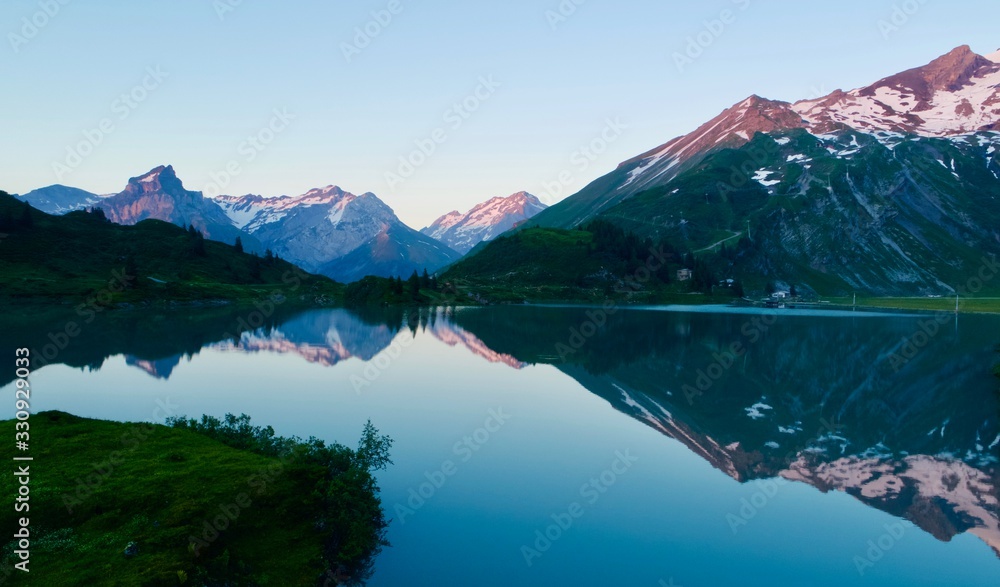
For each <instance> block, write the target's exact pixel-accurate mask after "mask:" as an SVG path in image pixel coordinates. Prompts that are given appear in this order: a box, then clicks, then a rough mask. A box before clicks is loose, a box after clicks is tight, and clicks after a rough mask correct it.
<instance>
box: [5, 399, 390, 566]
mask: <svg viewBox="0 0 1000 587" xmlns="http://www.w3.org/2000/svg"><path fill="white" fill-rule="evenodd" d="M29 423H30V426H31V429H30V435H31V441H32V444H31V449H32V450H31V452H30V454H31V456H33V457H34V461H32V462H30V463H28V464H29V465H30V473H31V477H30V483H29V487H30V490H31V491H30V498H29V502H28V503H29V504H30V510H29V511H27V512H21V513H15V512H14V509H13V508H5V510H4V512H3V513H2V514H0V518H2V521H3V524H4V527H5V528H9V529H13V528H16V527H19V526H18V518H19V517H21V516H27V517H28V518H29V520H30V539H29V540H30V552H31V558H30V566H29V569H30V574H24V573H22V572H20V571H13V572H12V575H10V577H9V578H8V579H7V584H13V585H182V584H188V585H192V584H193V585H204V584H211V585H222V584H226V585H251V584H253V585H316V584H318V581H317V579H318V578H319V577H321V576H322V575H323V574H324V573H325V571H326V570H327V569H329V568H331V567H332V568H334V569H339V571H336V572H340V573H352V572H355V573H362V574H363V573H364V567H365V566H366V565H367V564H369V563H370V560H368V559H369V557H370V555H371V554H373V553H374V550H373V548H374V549H377V543H379V542H380V541H381V538H380V536H381V531H382V527H383V526H382V524H383V523H384V522H382V521H380V520H381V513H380V512H381V510H380V505H379V501H378V497H377V487H375V486H374V481H373V480H372V478H371V476H370V474H369V472H368V470H367V468H366V467H367V465H369V464H371V463H365V462H361V461H360V460H359V454H361V453H359V452H355V451H351V450H350V449H347V448H345V447H341V446H334V447H329V455H327V458H326V462H324V459H321V458H318V457H317V456H316V453H315V451H314V453H306V452H294V450H293V451H291V452H288V453H286V455H297V456H294V457H291V456H285V457H283V458H279V457H278V456H277V452H278V451H274V450H271V451H267V450H261V448H262V447H263V446H265V445H267V441H265V442H263V443H261V442H256V441H253V440H251V441H250V442H245V440H246V439H250V438H251V437H252V436H254V435H256V438H257V439H259V438H261V437H266V431H265V432H263V433H262V432H261V431H260V429H256V430H252V429H251V430H248V429H246V428H245V429H244V430H247V431H249V432H250V434H240V433H239V432H237V433H235V434H234V433H233V431H234V430H237V429H238V428H239V426H240V425H242V424H243V423H244V422H241V421H239V420H237V421H235V425H234V426H228V435H229V436H228V438H224V436H223V435H221V434H215V435H212V434H206V433H205V431H204V430H200V431H196V430H193V429H191V428H190V427H181V428H177V427H168V426H163V425H151V424H134V423H118V422H106V421H99V420H89V419H83V418H78V417H75V416H72V415H69V414H65V413H62V412H43V413H40V414H36V415H34V416H32V417H31V419H30V420H29ZM222 428H226V427H225V426H223V427H222ZM0 429H3V430H4V431H5V432H6V433H7V434H8V436H9V437H10V438H13V435H14V421H5V422H3V423H0ZM216 430H219V427H218V426H217V427H216ZM213 436H215V437H216V438H213ZM220 439H224V440H228V441H229V442H228V444H227V443H224V442H220V441H219V440H220ZM241 439H242V440H243V441H244V442H243V445H242V446H241V445H240V442H239V441H240V440H241ZM272 441H273V438H272ZM9 444H10V445H11V446H9V447H8V448H5V449H4V450H3V456H4V457H5V460H6V461H7V462H11V460H10V459H11V457H13V456H21V455H15V454H13V453H14V448H13V444H12V443H9ZM272 444H277V445H281V444H282V441H279V442H272ZM230 445H235V446H230ZM288 446H290V445H286V448H287V447H288ZM299 446H300V447H305V445H299ZM303 450H304V449H303ZM268 452H270V453H275V454H266V453H268ZM19 464H20V463H19ZM16 483H17V482H16V481H15V477H14V476H13V475H10V474H7V475H4V480H3V483H2V490H3V492H4V494H5V495H14V494H16V492H17V489H16V486H15V484H16ZM376 512H378V513H376ZM321 521H322V522H323V524H322V525H321V524H320V522H321ZM321 528H322V529H321ZM10 540H11V539H10V537H9V536H8V538H6V539H5V540H4V541H3V544H4V549H3V559H4V560H3V566H2V570H0V577H3V576H4V573H6V572H7V571H9V570H11V564H12V563H11V557H12V554H13V551H14V549H15V547H14V544H13V542H11V541H10ZM373 540H374V543H373V542H372V541H373ZM130 543H135V545H136V548H137V552H136V553H135V554H133V555H131V556H129V555H127V554H126V552H125V550H126V548H127V547H128V545H129V544H130ZM366 549H367V551H366ZM331 584H334V583H331Z"/></svg>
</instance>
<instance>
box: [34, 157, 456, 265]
mask: <svg viewBox="0 0 1000 587" xmlns="http://www.w3.org/2000/svg"><path fill="white" fill-rule="evenodd" d="M22 199H24V200H26V201H28V202H30V203H31V204H32V205H35V207H37V208H39V209H42V210H46V211H50V212H52V213H56V214H64V213H67V212H71V211H73V210H80V209H83V208H89V207H92V206H99V207H100V208H102V209H103V210H104V213H105V214H106V215H107V217H108V219H109V220H111V221H112V222H116V223H118V224H136V223H137V222H141V221H143V220H146V219H157V220H163V221H166V222H171V223H173V224H177V225H179V226H185V227H186V226H189V225H193V226H194V227H195V228H196V229H198V230H199V231H201V232H202V233H203V234H204V235H205V236H206V237H207V238H210V239H212V240H217V241H222V242H225V243H229V244H233V243H234V242H235V241H236V239H237V238H240V240H241V241H242V243H243V246H244V248H245V249H247V250H248V251H253V252H257V253H263V252H264V250H265V249H268V248H269V249H271V250H272V251H273V252H274V253H276V254H277V255H278V256H280V257H282V258H283V259H285V260H287V261H290V262H292V263H294V264H296V265H298V266H300V267H302V268H303V269H306V270H307V271H310V272H314V273H319V274H322V275H326V276H328V277H331V278H332V279H335V280H337V281H342V282H350V281H354V280H357V279H360V278H362V277H364V276H366V275H378V276H382V277H390V276H396V275H399V276H402V277H406V276H408V275H409V274H410V273H412V272H413V271H418V272H419V271H423V270H424V269H427V270H428V271H435V270H437V269H439V268H440V267H442V266H444V265H446V264H448V263H450V262H452V261H454V260H456V259H458V257H459V256H460V255H459V254H458V253H457V252H455V251H454V250H452V249H450V248H449V247H447V246H446V245H444V244H442V243H440V242H438V241H436V240H434V239H432V238H430V237H428V236H425V235H423V234H420V233H419V232H417V231H416V230H413V229H412V228H410V227H409V226H406V224H404V223H403V222H402V221H401V220H400V219H399V218H398V217H397V216H396V214H395V213H394V212H393V211H392V209H391V208H390V207H389V206H387V205H386V204H385V203H384V202H382V201H381V200H380V199H378V197H376V196H375V195H374V194H371V193H366V194H361V195H359V196H358V195H354V194H351V193H349V192H346V191H344V190H342V189H340V188H339V187H336V186H328V187H325V188H319V189H314V190H310V191H308V192H306V193H305V194H302V195H301V196H296V197H289V196H281V197H278V198H266V197H263V196H255V195H247V196H238V197H237V196H220V197H218V198H215V199H210V198H205V197H204V196H203V194H202V193H201V192H194V191H189V190H186V189H184V185H183V183H182V182H181V180H180V179H179V178H178V177H177V174H176V173H175V172H174V168H173V167H172V166H170V165H166V166H162V165H161V166H159V167H156V168H155V169H152V170H150V171H149V172H147V173H144V174H142V175H139V176H136V177H133V178H131V179H129V180H128V184H127V185H126V186H125V189H124V190H123V191H122V192H120V193H118V194H114V195H110V196H97V195H95V194H91V193H89V192H85V191H83V190H77V189H75V188H68V187H65V186H50V187H48V188H42V189H40V190H35V191H33V192H31V193H29V194H26V195H25V196H22Z"/></svg>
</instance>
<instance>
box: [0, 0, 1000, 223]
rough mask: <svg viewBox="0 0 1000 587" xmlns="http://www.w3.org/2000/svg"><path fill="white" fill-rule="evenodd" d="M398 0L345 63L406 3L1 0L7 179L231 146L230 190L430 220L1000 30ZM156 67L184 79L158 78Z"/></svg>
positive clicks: (205, 165) (23, 182)
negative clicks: (591, 147)
mask: <svg viewBox="0 0 1000 587" xmlns="http://www.w3.org/2000/svg"><path fill="white" fill-rule="evenodd" d="M62 1H64V2H65V1H66V0H62ZM396 1H398V2H399V4H398V5H395V6H396V7H397V8H398V7H401V8H402V10H401V11H398V10H397V12H398V13H397V14H395V15H392V20H391V22H389V24H388V25H387V26H385V27H380V26H374V25H373V26H370V27H369V28H370V30H375V29H377V28H381V30H380V31H379V34H378V35H377V36H376V37H375V38H374V39H373V40H372V41H371V43H370V44H369V45H368V46H367V47H365V48H364V49H363V50H361V52H360V54H354V55H352V56H351V59H350V60H348V59H347V58H345V54H344V45H343V44H344V43H352V42H353V40H354V37H355V36H356V34H355V28H356V27H364V26H365V25H366V23H369V21H371V20H372V16H371V12H372V11H379V10H385V9H387V8H388V7H389V6H390V4H391V3H390V1H389V0H364V1H361V0H355V1H352V2H348V1H344V0H321V1H305V0H304V1H294V0H288V1H285V2H265V1H264V0H242V2H239V1H238V0H218V2H213V0H173V1H171V2H165V1H161V2H150V1H145V2H135V1H128V2H127V1H124V0H107V1H100V2H98V1H85V0H70V1H69V2H68V3H67V4H66V5H60V4H59V0H42V4H45V3H47V2H48V3H52V4H54V5H58V6H59V10H58V12H57V13H56V14H55V15H54V16H52V17H50V18H48V19H47V20H48V22H45V21H46V18H43V17H42V16H38V15H37V14H36V13H38V12H39V11H40V10H41V8H40V4H39V0H34V1H31V0H4V2H3V3H2V5H0V30H2V32H3V33H4V37H5V39H4V44H3V46H2V47H0V75H2V79H3V82H4V84H3V85H4V88H3V89H4V91H3V99H2V100H3V101H2V112H3V114H2V117H0V133H2V136H3V139H4V140H3V141H0V162H2V168H0V169H2V176H0V188H2V189H6V190H8V191H12V192H16V193H24V192H26V191H29V190H31V189H33V188H37V187H41V186H45V185H49V184H53V183H63V184H67V185H72V186H76V187H80V188H83V189H87V190H90V191H94V192H98V193H110V192H117V191H120V190H121V189H122V187H123V186H124V184H125V182H126V180H127V178H128V177H130V176H134V175H138V174H140V173H143V172H145V171H146V170H148V169H150V168H152V167H154V166H156V165H160V164H168V163H169V164H173V165H174V167H175V169H176V170H177V173H178V175H179V176H180V177H181V179H182V180H183V181H184V182H185V185H186V186H187V187H188V188H189V189H202V188H205V187H206V186H208V185H209V184H210V182H211V181H212V175H211V174H212V173H213V172H215V173H219V172H222V171H224V170H225V169H226V167H227V165H229V164H230V162H231V161H235V162H236V163H237V164H238V165H239V168H238V171H239V172H238V173H237V174H236V175H235V177H234V178H233V179H232V181H231V183H229V185H228V186H227V187H226V188H225V189H224V190H222V191H223V193H232V194H244V193H258V194H263V195H266V196H274V195H281V194H290V195H295V194H300V193H303V192H305V191H307V190H308V189H310V188H313V187H317V186H325V185H328V184H337V185H340V186H341V187H343V188H344V189H347V190H349V191H353V192H356V193H360V192H365V191H371V192H374V193H376V194H378V195H379V196H380V197H381V198H383V199H384V200H385V201H386V202H387V203H388V204H389V205H390V206H392V207H393V208H394V209H395V210H396V211H397V213H398V214H399V215H400V217H401V218H402V219H403V220H404V221H406V222H408V223H409V224H411V225H412V226H414V227H416V228H420V227H421V226H423V225H425V224H427V223H428V222H430V221H431V220H433V219H434V218H435V217H437V216H439V215H440V214H443V213H445V212H448V211H450V210H452V209H461V210H463V211H464V210H466V209H468V208H469V207H471V206H472V205H474V204H475V203H478V202H480V201H482V200H485V199H487V198H490V197H493V196H497V195H507V194H510V193H513V192H516V191H519V190H528V191H530V192H532V193H535V194H538V195H540V196H543V195H545V194H546V192H547V191H551V190H547V189H546V188H545V185H546V182H553V181H555V180H556V179H557V178H558V176H559V175H560V172H563V171H568V172H570V182H569V184H568V185H567V186H565V188H564V193H563V194H562V196H563V197H564V196H565V195H568V194H569V193H572V192H573V191H575V190H577V189H579V188H580V187H582V186H583V185H585V184H586V183H587V182H589V181H591V180H592V179H594V178H596V177H598V176H600V175H602V174H604V173H606V172H607V171H608V170H610V169H613V168H614V167H615V166H616V165H617V164H618V163H619V162H620V161H622V160H625V159H627V158H629V157H632V156H633V155H636V154H638V153H640V152H642V151H645V150H647V149H649V148H651V147H654V146H656V145H659V144H661V143H663V142H666V141H667V140H669V139H670V138H672V137H674V136H676V135H679V134H683V133H685V132H688V131H690V130H692V129H693V128H694V127H696V126H698V125H699V124H700V123H701V122H704V121H705V120H707V119H709V118H711V117H713V116H715V115H716V114H718V113H719V112H720V111H721V110H722V109H724V108H726V107H728V106H730V105H732V104H734V103H736V102H738V101H740V100H742V99H743V98H745V97H746V96H748V95H750V94H754V93H756V94H760V95H762V96H765V97H769V98H775V99H783V100H790V101H794V100H796V99H801V98H807V97H810V96H811V95H813V94H815V93H816V92H817V91H819V90H822V91H824V92H827V91H831V90H833V89H836V88H844V89H850V88H853V87H858V86H861V85H865V84H867V83H870V82H872V81H875V80H877V79H879V78H881V77H884V76H886V75H889V74H892V73H896V72H897V71H900V70H902V69H906V68H909V67H913V66H917V65H921V64H923V63H925V62H927V61H929V60H930V59H932V58H934V57H936V56H938V55H940V54H942V53H945V52H947V51H948V50H950V49H952V48H954V47H955V46H958V45H961V44H969V45H971V46H972V48H973V50H975V51H977V52H979V53H990V52H993V51H995V50H996V49H997V48H998V47H1000V33H998V32H997V28H996V23H997V22H1000V5H998V3H997V2H995V1H968V2H962V3H961V5H960V8H959V7H958V6H957V5H956V4H955V3H947V2H939V1H934V0H923V1H922V2H921V1H920V0H908V1H907V2H899V1H896V0H846V1H842V2H835V3H831V2H825V3H806V2H790V1H784V2H781V1H776V0H770V1H764V0H710V1H703V2H684V3H680V2H664V1H654V0H619V1H616V2H611V1H609V0H576V1H577V2H579V3H580V5H579V6H577V7H576V10H575V13H573V14H571V15H569V16H568V17H566V19H565V21H560V22H555V23H554V24H555V26H553V23H552V22H550V20H551V18H550V17H547V14H546V13H547V11H553V12H557V11H558V9H559V5H560V0H507V1H506V2H488V3H487V2H458V1H453V2H433V1H426V0H425V1H423V2H415V1H409V0H396ZM572 2H573V0H565V2H564V5H567V6H570V5H572ZM229 4H237V6H236V7H234V8H233V10H232V11H229V12H224V13H222V16H221V17H220V16H219V11H218V7H219V5H229ZM904 5H905V7H906V8H909V9H910V11H911V12H913V14H911V15H906V16H905V22H902V21H903V19H902V18H900V17H897V22H899V23H901V26H900V27H899V28H898V30H889V31H883V30H880V26H879V22H880V21H886V22H888V21H889V20H890V18H891V17H892V15H893V10H894V6H899V7H904ZM913 7H918V9H917V10H916V11H915V12H914V11H913V10H912V8H913ZM726 9H729V10H731V11H732V15H731V18H729V21H730V22H729V24H725V25H724V26H723V27H722V31H721V34H720V35H719V36H718V38H716V39H713V40H712V41H711V42H710V43H708V44H707V45H708V46H707V47H706V48H704V50H703V54H702V55H701V56H700V57H698V58H697V59H695V60H693V63H689V64H687V65H686V67H685V68H684V69H683V71H680V70H679V69H678V67H677V65H676V64H675V58H674V53H675V52H684V51H685V50H686V47H687V45H688V40H687V39H688V37H689V36H696V35H698V34H699V33H702V32H703V31H706V25H705V22H706V21H712V20H715V19H719V18H720V16H721V15H722V11H723V10H726ZM51 10H52V9H51V8H50V11H51ZM43 14H44V13H43ZM900 14H903V13H902V12H901V13H900ZM32 17H34V18H35V20H36V21H37V22H39V23H43V24H44V26H42V27H40V28H39V29H38V30H37V31H36V32H35V34H33V35H32V36H31V38H28V36H27V35H22V33H23V32H24V31H22V28H23V25H24V22H23V20H22V19H24V18H28V19H31V18H32ZM27 32H28V33H32V31H31V30H30V29H28V31H27ZM884 33H885V34H884ZM12 34H14V35H22V38H21V40H18V39H16V38H14V37H12V36H11V35H12ZM708 35H710V33H708V32H705V33H704V34H703V35H702V38H703V40H704V39H706V38H708ZM21 41H26V42H21ZM15 45H16V47H15ZM156 66H159V67H160V69H161V71H162V72H164V73H165V74H167V76H168V77H166V78H165V79H163V80H162V81H160V82H156V81H154V80H153V79H152V78H150V79H145V78H146V77H147V75H148V74H147V73H146V69H147V68H155V67H156ZM489 76H492V79H493V80H494V81H495V82H496V83H498V84H499V87H498V88H495V89H494V90H490V91H487V90H486V89H485V88H480V97H481V98H485V100H484V101H480V102H479V107H478V110H476V111H475V112H473V113H471V114H470V115H469V116H468V118H455V113H454V112H449V109H451V108H452V105H453V104H455V103H456V102H460V101H462V100H463V99H465V98H467V97H469V96H472V95H474V91H475V90H476V89H477V86H478V85H479V84H480V81H479V80H480V78H481V77H485V78H487V79H488V78H489ZM144 79H145V81H146V82H147V85H148V86H149V87H150V88H153V89H151V90H149V91H146V92H145V94H146V95H145V96H144V98H145V99H144V100H143V101H142V102H133V103H132V104H128V103H127V102H125V101H121V100H120V96H121V94H123V93H129V92H131V91H132V90H133V88H134V86H136V85H137V84H141V83H142V82H143V81H144ZM143 92H144V90H139V91H136V92H135V96H136V97H143ZM490 92H492V93H490ZM116 100H118V101H116ZM476 100H477V99H475V98H470V103H474V102H476ZM275 109H279V110H280V109H285V110H287V112H288V113H290V114H292V115H294V116H295V118H294V120H292V121H291V122H289V123H288V124H287V127H286V128H284V129H283V130H282V131H281V132H279V133H277V134H276V135H275V136H274V140H273V141H272V142H270V144H268V145H266V148H264V149H263V150H260V149H258V148H257V147H253V146H250V145H249V144H247V145H243V148H241V144H242V143H243V142H244V141H245V140H246V139H247V137H248V136H250V135H256V134H258V133H259V132H260V131H261V130H262V129H264V128H265V127H267V126H268V124H269V123H271V122H272V117H273V116H274V115H273V114H272V112H273V111H274V110H275ZM125 114H127V115H128V116H127V117H126V118H124V119H122V117H123V116H124V115H125ZM102 119H109V121H110V122H111V124H112V126H113V128H112V130H111V132H110V133H109V134H107V135H106V136H104V137H103V138H102V139H101V141H100V144H98V145H96V146H95V147H94V148H93V150H92V151H93V152H92V153H88V154H87V155H86V156H85V157H82V158H81V160H80V161H77V162H75V167H73V168H72V169H71V170H70V171H69V172H68V173H66V172H65V170H64V172H63V174H62V176H61V177H57V175H56V172H55V171H54V170H53V163H54V162H59V163H62V164H66V161H67V151H66V149H67V147H68V146H76V145H78V144H79V143H80V141H83V140H86V139H85V135H84V131H85V130H87V129H93V128H97V127H98V126H99V124H100V123H101V121H102ZM608 119H612V120H614V119H618V120H620V121H621V123H623V124H625V125H627V128H625V129H624V130H622V131H620V136H617V137H616V138H615V140H614V141H613V142H612V143H611V144H610V145H609V146H608V148H607V150H606V152H604V153H603V154H601V155H600V156H598V157H596V158H595V159H594V160H593V161H588V162H587V163H588V164H587V165H586V168H584V166H583V165H582V164H579V161H580V159H579V157H577V158H576V159H575V161H576V162H577V163H576V164H574V163H573V162H571V158H572V157H573V155H574V153H575V152H576V151H577V150H578V149H579V148H580V147H581V146H582V145H585V144H587V143H589V142H590V141H591V140H593V139H596V138H598V137H600V136H601V134H602V132H604V131H605V127H606V122H605V121H606V120H608ZM457 120H461V124H458V123H457V122H456V121H457ZM275 126H276V128H281V124H278V123H276V125H275ZM439 128H440V129H441V131H442V132H441V133H438V134H437V135H436V136H437V138H438V139H443V142H442V143H441V144H438V145H436V150H435V152H434V153H433V155H431V156H430V157H428V158H426V159H427V160H426V162H424V163H423V164H422V165H421V166H419V167H417V168H416V169H415V170H414V171H413V173H412V175H411V176H410V177H409V178H403V179H404V181H403V182H402V183H397V184H396V185H394V186H392V187H390V182H389V180H387V176H386V174H387V173H389V172H398V171H399V169H398V166H399V161H398V159H399V157H400V156H404V155H408V154H410V152H411V151H413V150H414V149H415V148H416V147H415V145H414V141H418V140H424V141H427V140H431V141H433V138H432V137H433V136H434V131H435V129H439ZM267 134H268V132H265V133H264V137H263V138H268V137H267ZM606 134H607V136H612V137H613V136H615V134H616V133H615V132H609V133H606ZM91 136H96V135H93V134H92V135H91ZM93 142H96V140H95V141H93ZM85 147H86V145H85ZM86 150H87V149H86V148H85V149H84V151H86ZM251 155H253V156H254V158H253V160H252V161H250V160H249V158H250V156H251ZM67 167H68V166H67ZM400 177H402V176H400ZM548 200H549V203H552V200H553V198H548Z"/></svg>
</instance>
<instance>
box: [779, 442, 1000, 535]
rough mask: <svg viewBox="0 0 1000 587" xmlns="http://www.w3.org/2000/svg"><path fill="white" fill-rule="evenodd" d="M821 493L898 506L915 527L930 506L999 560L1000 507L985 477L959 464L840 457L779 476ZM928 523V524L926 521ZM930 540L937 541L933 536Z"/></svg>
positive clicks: (795, 466)
mask: <svg viewBox="0 0 1000 587" xmlns="http://www.w3.org/2000/svg"><path fill="white" fill-rule="evenodd" d="M780 475H781V476H782V477H784V478H785V479H789V480H793V481H802V482H805V483H809V484H810V485H814V486H816V487H819V488H821V489H825V488H833V489H837V490H839V491H845V492H848V493H851V494H852V495H857V496H859V498H860V499H862V500H878V501H880V502H885V501H891V500H901V501H903V502H904V503H903V504H902V505H906V504H907V502H912V503H913V506H912V507H911V506H907V509H908V510H911V511H910V512H909V514H908V515H907V517H908V518H909V519H911V520H912V521H913V522H914V523H917V524H918V525H919V524H920V523H921V521H923V519H922V518H923V517H925V516H927V512H922V511H916V510H915V509H914V508H926V507H927V506H928V505H929V504H933V508H934V509H935V510H937V509H940V514H942V515H944V516H945V517H946V518H948V519H949V520H952V521H953V523H954V524H955V526H956V530H957V531H958V532H962V531H965V530H966V527H963V526H962V524H963V523H965V524H967V526H968V531H969V532H971V533H973V534H975V535H976V536H978V537H979V538H981V539H982V540H983V541H984V542H986V543H987V544H989V545H990V546H991V547H992V548H993V549H994V550H996V551H997V553H998V554H1000V502H998V498H997V495H996V492H997V488H996V487H995V486H994V484H993V480H992V479H991V478H990V475H989V474H987V473H985V472H983V471H980V470H979V469H976V468H974V467H972V466H970V465H969V464H967V463H965V462H962V461H960V460H942V459H940V458H935V457H930V456H925V455H918V456H910V457H906V458H905V459H903V460H902V461H886V460H883V459H878V458H860V457H846V458H842V459H838V460H836V461H833V462H830V463H820V464H811V463H809V462H808V461H807V460H806V458H805V457H800V458H799V460H797V461H795V462H794V463H792V464H791V465H790V466H789V468H788V469H786V470H785V471H782V472H781V473H780ZM929 523H931V524H934V523H935V522H934V521H933V520H931V521H930V522H929ZM935 535H937V534H936V533H935ZM939 537H940V536H939Z"/></svg>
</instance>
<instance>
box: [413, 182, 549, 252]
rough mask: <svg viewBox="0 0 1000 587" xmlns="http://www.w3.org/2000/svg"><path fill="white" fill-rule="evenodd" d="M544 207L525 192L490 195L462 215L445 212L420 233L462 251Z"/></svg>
mask: <svg viewBox="0 0 1000 587" xmlns="http://www.w3.org/2000/svg"><path fill="white" fill-rule="evenodd" d="M545 208H547V206H546V205H545V204H543V203H542V202H541V201H539V200H538V198H536V197H535V196H533V195H531V194H529V193H528V192H517V193H516V194H511V195H509V196H507V197H499V196H498V197H496V198H491V199H489V200H487V201H485V202H483V203H482V204H479V205H477V206H476V207H474V208H473V209H472V210H469V211H468V212H466V213H465V214H462V213H461V212H459V211H457V210H456V211H454V212H449V213H448V214H445V215H444V216H442V217H440V218H438V219H437V220H435V221H434V222H433V223H431V225H430V226H428V227H426V228H423V229H421V230H420V232H422V233H424V234H426V235H427V236H429V237H432V238H434V239H437V240H439V241H441V242H443V243H445V244H446V245H448V246H449V247H451V248H453V249H455V250H456V251H458V252H460V253H462V254H465V253H468V252H469V251H470V250H471V249H472V248H473V247H475V246H476V245H478V244H479V243H481V242H483V241H488V240H492V239H494V238H496V237H497V236H499V235H501V234H503V233H504V232H507V231H508V230H510V229H511V228H514V227H515V226H517V225H518V224H521V223H522V222H524V221H525V220H528V219H529V218H532V217H534V216H535V214H538V213H539V212H541V211H542V210H544V209H545Z"/></svg>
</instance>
